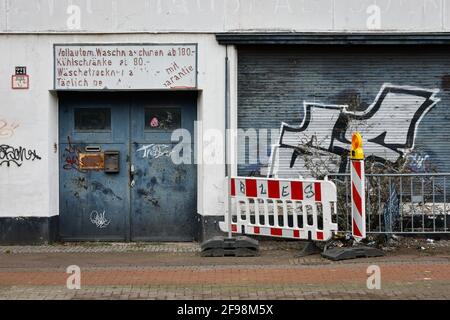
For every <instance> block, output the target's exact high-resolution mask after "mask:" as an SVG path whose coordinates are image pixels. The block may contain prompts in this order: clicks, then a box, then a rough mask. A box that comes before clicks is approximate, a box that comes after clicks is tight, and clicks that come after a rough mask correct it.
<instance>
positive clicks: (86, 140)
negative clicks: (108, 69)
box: [59, 92, 197, 241]
mask: <svg viewBox="0 0 450 320" xmlns="http://www.w3.org/2000/svg"><path fill="white" fill-rule="evenodd" d="M59 100H60V103H59V104H60V106H59V139H60V143H59V155H60V164H59V168H60V238H61V239H62V240H64V241H145V240H152V241H158V240H161V241H168V240H170V241H189V240H193V239H194V234H195V221H194V219H195V214H196V192H197V181H196V166H195V164H192V165H185V166H183V165H173V163H172V162H171V161H170V157H168V154H166V155H164V156H161V157H156V158H155V157H153V158H149V157H145V158H144V157H139V156H138V154H139V152H137V150H138V149H139V148H141V147H142V146H143V145H155V146H159V147H161V146H169V145H170V148H172V147H173V145H174V144H173V143H172V142H171V141H170V137H171V132H170V130H154V131H152V130H144V122H145V115H144V112H145V110H147V109H152V108H158V110H160V109H162V110H165V109H167V110H169V111H170V110H180V112H181V113H180V114H181V126H182V127H183V128H186V129H187V130H188V131H189V132H190V133H191V134H192V143H193V142H194V139H193V126H194V120H195V117H196V93H194V92H184V93H176V92H168V93H161V92H159V93H157V92H141V93H136V92H133V93H131V92H127V93H111V92H108V93H103V92H102V93H94V92H93V93H69V92H67V93H61V94H60V95H59ZM90 108H91V109H92V108H94V109H97V110H98V109H102V111H104V110H103V109H106V108H107V109H109V110H110V118H111V123H110V128H109V129H104V130H79V129H77V128H75V125H74V123H75V121H76V120H75V115H74V114H75V111H76V112H79V110H80V109H83V110H85V109H90ZM152 110H153V109H152ZM151 129H152V128H151ZM139 145H140V147H138V146H139ZM86 147H88V149H89V148H91V149H92V148H98V149H99V150H101V152H104V151H118V152H119V169H120V170H119V172H118V173H105V172H103V171H102V170H85V169H83V168H80V163H79V162H78V160H77V159H78V158H79V154H80V153H86ZM190 147H191V149H190V150H191V151H192V159H193V155H194V153H193V152H194V150H195V145H194V144H192V145H191V146H190ZM133 162H136V163H135V164H133ZM132 165H133V167H135V168H136V169H135V174H134V175H132V172H131V169H132V168H133V167H132ZM154 166H156V167H159V169H158V170H154V169H155V168H156V167H154ZM132 180H134V181H133V183H132ZM170 196H174V197H170ZM152 197H153V198H152Z"/></svg>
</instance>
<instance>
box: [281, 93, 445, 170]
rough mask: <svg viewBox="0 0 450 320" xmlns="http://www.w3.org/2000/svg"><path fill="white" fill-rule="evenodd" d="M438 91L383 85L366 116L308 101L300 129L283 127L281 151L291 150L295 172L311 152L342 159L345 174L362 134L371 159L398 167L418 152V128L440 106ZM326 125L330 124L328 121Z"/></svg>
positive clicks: (343, 106)
mask: <svg viewBox="0 0 450 320" xmlns="http://www.w3.org/2000/svg"><path fill="white" fill-rule="evenodd" d="M438 92H439V90H437V89H432V90H428V89H423V88H416V87H409V86H394V85H391V84H384V85H383V86H382V87H381V90H380V91H379V93H378V95H377V97H376V98H375V100H374V102H373V103H372V104H371V105H369V106H368V107H367V108H366V109H365V110H363V111H354V110H349V106H347V105H326V104H320V103H311V102H306V101H305V102H304V103H303V107H304V113H303V114H304V117H303V121H302V123H301V125H300V126H291V125H288V124H287V123H282V125H281V133H280V139H279V145H278V146H277V147H278V148H280V150H283V149H284V151H286V149H290V150H291V151H292V156H291V161H290V164H289V166H290V168H293V167H294V165H295V163H296V161H297V158H298V156H299V155H302V154H308V153H310V151H309V150H311V149H310V148H313V149H315V150H317V151H318V152H320V153H323V154H334V155H336V156H338V157H340V159H341V160H340V161H341V163H340V165H339V167H340V169H339V171H340V172H343V171H345V168H346V166H347V155H348V152H349V150H350V146H351V134H352V132H353V131H356V130H358V131H359V132H360V133H361V135H362V136H363V138H364V149H365V151H366V154H367V155H368V156H369V157H370V158H373V159H374V160H376V161H379V162H385V161H390V162H396V161H397V160H398V159H399V158H401V157H404V156H405V155H406V154H408V153H409V152H410V151H411V150H413V149H414V142H415V138H416V132H417V128H418V125H419V123H420V122H421V120H422V119H423V118H424V116H425V115H426V114H427V113H428V112H429V111H430V110H431V109H432V108H433V107H434V106H435V105H436V104H437V103H438V102H439V101H440V99H438V98H436V94H437V93H438ZM324 120H326V121H324Z"/></svg>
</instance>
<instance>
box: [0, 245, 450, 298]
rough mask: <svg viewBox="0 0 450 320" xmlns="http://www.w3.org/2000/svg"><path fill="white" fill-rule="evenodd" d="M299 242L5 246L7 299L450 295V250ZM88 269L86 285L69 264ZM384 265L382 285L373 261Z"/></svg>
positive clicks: (1, 280) (1, 255) (0, 253)
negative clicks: (331, 251) (227, 248)
mask: <svg viewBox="0 0 450 320" xmlns="http://www.w3.org/2000/svg"><path fill="white" fill-rule="evenodd" d="M298 250H299V245H298V243H296V242H293V243H291V242H288V243H283V242H281V243H277V242H267V243H262V246H261V254H260V256H258V257H252V258H235V257H234V258H233V257H226V258H202V257H200V255H199V252H198V251H199V246H198V244H197V243H189V244H187V243H173V244H172V243H164V244H161V243H157V244H100V245H89V244H71V245H55V246H42V247H0V299H171V300H172V299H225V300H227V299H240V300H242V299H257V300H266V299H307V300H309V299H450V251H449V250H447V249H446V248H445V247H444V248H441V249H440V250H439V251H436V252H434V253H432V251H430V252H428V251H426V250H425V251H422V250H417V249H416V248H411V249H409V250H408V251H404V250H403V251H396V252H388V253H387V255H386V256H385V257H380V258H371V259H356V260H348V261H341V262H337V263H336V262H332V261H329V260H325V259H323V258H322V257H320V255H315V256H310V257H305V258H295V254H296V253H297V252H298ZM72 264H76V265H79V266H80V268H81V289H80V290H69V289H67V287H66V281H67V278H68V276H69V275H68V274H67V273H66V268H67V266H69V265H72ZM370 265H378V266H379V267H380V269H381V280H382V286H381V289H380V290H376V289H375V290H370V289H368V288H367V284H366V283H367V277H368V274H367V267H368V266H370Z"/></svg>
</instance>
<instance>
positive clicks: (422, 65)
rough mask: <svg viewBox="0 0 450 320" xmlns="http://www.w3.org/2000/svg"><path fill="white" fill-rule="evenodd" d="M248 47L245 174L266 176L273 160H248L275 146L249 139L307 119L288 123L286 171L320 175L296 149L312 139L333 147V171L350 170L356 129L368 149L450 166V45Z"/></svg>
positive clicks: (244, 60) (244, 53)
mask: <svg viewBox="0 0 450 320" xmlns="http://www.w3.org/2000/svg"><path fill="white" fill-rule="evenodd" d="M238 52H239V58H238V127H239V128H240V129H243V130H246V133H243V132H242V131H241V132H240V134H239V137H240V138H239V150H238V159H239V162H240V164H239V165H238V171H239V174H240V175H258V174H262V175H264V174H265V173H266V171H267V166H268V164H267V159H264V157H260V159H259V160H258V163H256V164H255V163H248V160H249V156H251V155H252V152H253V155H254V154H255V152H257V153H261V154H264V151H267V149H269V147H268V145H270V142H269V143H267V141H265V139H262V138H261V137H260V138H261V139H259V141H258V145H257V147H252V146H250V147H249V146H248V145H246V144H245V143H243V141H244V140H246V141H247V142H248V140H249V139H250V140H251V139H258V137H256V135H257V134H258V132H259V133H261V132H260V131H259V130H261V129H268V130H269V131H270V130H272V129H273V130H279V129H280V126H281V125H282V123H283V122H285V123H287V124H288V125H289V126H292V127H295V126H301V125H302V128H301V129H297V130H294V131H292V130H291V131H289V129H288V127H285V129H287V130H285V131H284V134H283V137H282V139H281V140H282V142H283V146H284V148H282V149H280V152H279V157H280V158H279V160H278V161H277V165H278V173H279V175H280V176H291V177H292V176H296V175H298V174H301V175H303V176H308V175H310V172H308V170H307V169H305V163H304V162H305V160H304V159H303V158H302V156H299V157H297V158H296V159H295V161H292V160H293V158H292V154H293V149H290V148H289V146H292V145H296V146H302V145H305V144H307V142H309V143H310V150H311V148H312V149H313V150H317V151H318V153H317V155H319V154H320V156H321V157H328V156H329V158H327V160H326V163H327V164H329V167H328V168H326V170H328V171H334V172H336V171H341V172H342V171H345V168H346V166H345V165H344V164H343V163H342V161H343V160H341V157H340V155H342V154H344V152H346V151H345V150H346V148H347V147H348V144H347V142H349V141H348V139H349V137H350V136H351V131H352V130H359V131H361V132H362V133H363V137H364V139H365V140H369V141H365V150H366V156H369V155H372V156H373V157H375V158H376V159H379V160H380V161H382V160H384V161H385V160H388V161H392V162H393V161H396V160H398V159H399V158H403V159H406V160H407V163H408V165H409V166H410V167H411V171H414V172H427V171H438V172H450V130H449V129H450V48H449V47H447V46H409V47H401V46H315V47H312V46H308V47H307V46H271V47H268V46H253V47H250V46H249V47H245V46H243V47H239V49H238ZM325 105H326V106H325ZM344 105H345V106H346V107H345V108H344V109H342V108H341V107H339V106H344ZM305 110H309V111H307V112H306V113H307V114H306V116H305ZM253 129H254V130H253ZM262 133H263V134H262V135H261V136H264V132H262ZM246 136H247V138H246ZM272 139H273V140H272V142H273V143H275V142H277V141H278V133H277V134H274V137H272ZM255 148H256V149H255ZM258 149H260V150H258ZM312 156H313V157H314V156H315V154H314V153H313V155H312ZM313 160H314V159H313ZM307 161H309V160H307ZM291 164H292V167H291Z"/></svg>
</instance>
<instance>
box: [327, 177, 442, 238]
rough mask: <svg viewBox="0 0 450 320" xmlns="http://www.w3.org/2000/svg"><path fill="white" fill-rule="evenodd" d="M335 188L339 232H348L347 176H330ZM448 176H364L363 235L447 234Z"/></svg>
mask: <svg viewBox="0 0 450 320" xmlns="http://www.w3.org/2000/svg"><path fill="white" fill-rule="evenodd" d="M327 178H328V179H329V180H331V181H333V182H334V183H335V184H336V188H337V197H338V199H337V216H336V217H335V219H336V220H337V222H338V226H339V231H346V232H351V229H352V228H351V190H350V188H351V183H350V175H349V174H330V175H328V176H327ZM449 188H450V173H416V174H415V173H411V174H366V228H367V233H372V234H373V233H378V234H383V233H384V234H394V233H395V234H428V233H450V217H449V215H450V203H449V200H450V199H449V197H448V194H447V190H450V189H449Z"/></svg>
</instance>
